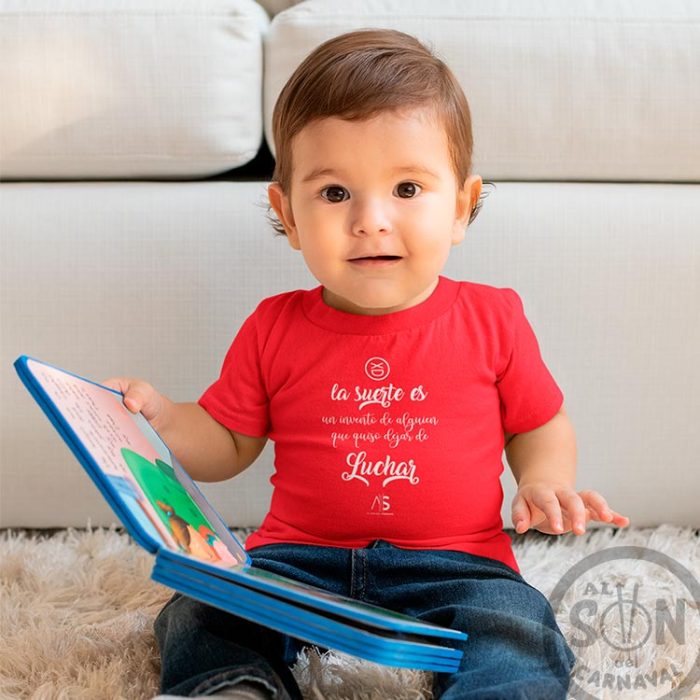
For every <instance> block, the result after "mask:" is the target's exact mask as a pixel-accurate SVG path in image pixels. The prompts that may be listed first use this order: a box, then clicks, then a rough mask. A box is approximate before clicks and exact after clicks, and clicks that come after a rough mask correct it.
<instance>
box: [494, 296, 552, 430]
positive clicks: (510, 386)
mask: <svg viewBox="0 0 700 700" xmlns="http://www.w3.org/2000/svg"><path fill="white" fill-rule="evenodd" d="M500 291H501V292H502V293H504V294H505V296H506V299H507V301H508V307H509V310H508V314H507V315H506V319H507V325H508V328H507V329H506V332H505V333H504V338H506V339H507V345H508V347H507V348H504V350H505V352H504V353H503V355H502V357H503V362H504V364H503V366H502V369H501V370H500V371H499V372H498V375H497V379H496V385H497V387H498V393H499V396H500V403H501V422H502V424H503V428H504V430H505V431H506V432H507V433H513V434H516V433H525V432H528V431H530V430H534V429H535V428H539V427H540V426H542V425H544V424H545V423H547V422H548V421H549V420H551V419H552V418H553V417H554V416H555V415H556V414H557V412H558V411H559V409H560V408H561V406H562V404H563V403H564V395H563V394H562V391H561V389H560V388H559V386H558V385H557V383H556V382H555V381H554V377H552V375H551V373H550V372H549V370H548V369H547V366H546V365H545V363H544V361H543V359H542V355H541V354H540V347H539V344H538V342H537V338H536V337H535V333H534V331H533V330H532V326H531V325H530V323H529V322H528V320H527V318H526V317H525V310H524V308H523V302H522V300H521V299H520V297H519V296H518V294H517V292H515V291H514V290H513V289H502V290H500Z"/></svg>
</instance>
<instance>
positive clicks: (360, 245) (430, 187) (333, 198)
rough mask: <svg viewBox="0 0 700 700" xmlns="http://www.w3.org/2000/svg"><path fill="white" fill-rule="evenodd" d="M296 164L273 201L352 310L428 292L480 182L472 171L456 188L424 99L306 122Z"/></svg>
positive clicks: (307, 256) (406, 301)
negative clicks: (362, 115) (406, 106)
mask: <svg viewBox="0 0 700 700" xmlns="http://www.w3.org/2000/svg"><path fill="white" fill-rule="evenodd" d="M292 165H293V174H292V185H291V195H290V196H289V197H285V196H284V195H283V193H282V190H281V188H280V186H279V185H278V184H277V183H272V184H271V185H270V187H269V189H268V193H269V197H270V203H271V205H272V207H273V208H274V209H275V211H276V213H277V215H278V217H279V219H280V221H281V222H282V224H283V225H284V227H285V230H286V232H287V237H288V240H289V243H290V245H291V246H292V247H293V248H295V249H296V250H300V251H301V252H302V255H303V256H304V260H305V261H306V264H307V265H308V267H309V270H310V271H311V273H312V274H313V275H314V277H315V278H316V279H317V280H318V281H319V282H320V283H321V284H322V285H323V287H324V291H323V299H324V301H325V302H326V303H327V304H329V305H330V306H333V307H335V308H337V309H340V310H341V311H348V312H350V313H358V314H383V313H390V312H394V311H400V310H402V309H406V308H409V307H411V306H414V305H416V304H419V303H420V302H422V301H424V300H425V299H427V298H428V297H429V296H430V294H432V292H433V290H434V289H435V287H436V285H437V282H438V275H439V274H440V272H441V271H442V269H443V267H444V265H445V263H446V261H447V258H448V256H449V253H450V248H451V247H452V246H453V245H456V244H457V243H459V242H461V241H462V240H463V238H464V233H465V229H466V225H467V222H468V220H469V215H470V213H471V209H472V207H473V205H474V204H475V203H476V202H477V200H478V197H479V192H480V191H481V178H480V177H479V176H478V175H474V176H472V177H470V178H469V179H468V180H467V181H466V183H464V186H463V187H457V182H456V177H455V174H454V170H453V168H452V163H451V159H450V153H449V149H448V142H447V135H446V133H445V130H444V128H443V127H442V125H441V124H440V123H438V122H437V121H436V120H435V119H434V118H432V116H431V113H430V112H428V111H426V110H425V109H422V108H421V109H412V110H409V111H404V112H401V113H392V112H385V113H381V114H380V115H379V116H377V117H375V118H373V119H370V120H366V121H355V122H352V121H346V120H343V119H338V118H336V117H330V118H326V119H322V120H319V121H316V122H312V123H311V124H308V125H307V126H306V127H304V129H302V130H301V131H300V132H299V133H298V134H297V135H296V137H295V138H294V140H293V142H292ZM373 256H391V259H388V260H387V259H379V258H376V257H373Z"/></svg>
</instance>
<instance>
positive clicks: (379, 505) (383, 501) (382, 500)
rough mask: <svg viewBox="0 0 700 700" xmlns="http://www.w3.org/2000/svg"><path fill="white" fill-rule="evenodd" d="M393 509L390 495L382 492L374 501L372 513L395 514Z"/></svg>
mask: <svg viewBox="0 0 700 700" xmlns="http://www.w3.org/2000/svg"><path fill="white" fill-rule="evenodd" d="M390 511H391V503H390V502H389V496H385V495H383V494H380V495H378V496H375V497H374V500H373V501H372V510H371V511H370V514H371V515H393V513H391V512H390Z"/></svg>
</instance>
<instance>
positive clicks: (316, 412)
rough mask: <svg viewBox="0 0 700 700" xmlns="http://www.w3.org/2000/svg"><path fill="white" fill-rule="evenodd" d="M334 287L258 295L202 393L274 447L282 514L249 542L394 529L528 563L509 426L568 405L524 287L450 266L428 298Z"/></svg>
mask: <svg viewBox="0 0 700 700" xmlns="http://www.w3.org/2000/svg"><path fill="white" fill-rule="evenodd" d="M322 290H323V288H322V287H321V286H319V287H316V288H314V289H311V290H297V291H292V292H285V293H283V294H278V295H276V296H273V297H269V298H267V299H264V300H263V301H262V302H260V304H259V305H258V307H257V308H256V310H255V311H254V312H253V313H252V314H251V315H250V316H249V317H248V318H247V319H246V320H245V322H244V323H243V325H242V326H241V328H240V330H239V332H238V334H237V335H236V337H235V339H234V341H233V343H232V345H231V347H230V349H229V351H228V353H227V355H226V358H225V359H224V363H223V368H222V370H221V376H220V378H219V379H218V380H217V381H216V382H215V383H214V384H212V386H211V387H209V389H207V391H206V392H205V393H204V394H203V396H202V397H201V398H200V400H199V404H200V405H201V406H203V407H204V408H205V409H206V410H207V411H208V412H209V414H210V415H211V416H212V417H213V418H214V419H216V420H217V421H219V422H220V423H222V424H223V425H224V426H226V427H227V428H229V429H230V430H234V431H236V432H239V433H243V434H244V435H251V436H256V437H262V436H265V435H267V436H269V438H270V439H271V440H272V441H273V442H274V444H275V473H274V475H273V476H272V478H271V482H272V484H273V487H274V490H273V495H272V502H271V505H270V511H269V512H268V514H267V515H266V517H265V519H264V521H263V523H262V525H261V526H260V528H259V529H258V530H257V531H256V532H254V533H253V534H252V535H250V537H249V538H248V540H247V542H246V547H247V548H248V549H252V548H253V547H257V546H259V545H263V544H271V543H277V542H291V543H300V544H316V545H327V546H336V547H350V548H355V547H364V546H366V545H368V544H369V543H371V542H372V541H373V540H375V539H383V540H386V541H388V542H391V543H392V544H394V545H396V546H397V547H405V548H408V549H451V550H458V551H463V552H470V553H472V554H476V555H479V556H484V557H491V558H493V559H498V560H500V561H502V562H504V563H506V564H507V565H508V566H510V567H512V568H513V569H515V570H516V571H518V570H519V569H518V565H517V563H516V561H515V557H514V556H513V552H512V549H511V543H510V538H509V537H508V535H507V533H505V532H504V531H503V521H502V520H501V514H500V511H501V504H502V501H503V491H502V489H501V483H500V479H499V477H500V474H501V472H502V471H503V462H502V455H503V447H504V435H503V433H504V430H505V431H506V432H509V433H523V432H527V431H529V430H534V429H535V428H537V427H539V426H541V425H543V424H544V423H546V422H547V421H549V420H550V419H551V418H553V417H554V415H555V414H556V413H557V411H558V410H559V408H560V407H561V405H562V403H563V395H562V392H561V391H560V389H559V387H558V386H557V384H556V382H555V381H554V379H553V377H552V375H551V374H550V372H549V370H548V369H547V367H546V366H545V364H544V362H543V360H542V357H541V355H540V350H539V346H538V343H537V339H536V338H535V334H534V332H533V330H532V328H531V326H530V324H529V322H528V321H527V319H526V317H525V314H524V310H523V305H522V301H521V299H520V297H519V296H518V294H517V293H516V292H515V291H513V290H512V289H508V288H505V289H499V288H496V287H491V286H488V285H484V284H476V283H472V282H459V281H455V280H451V279H448V278H446V277H444V276H440V278H439V283H438V285H437V287H436V288H435V290H434V291H433V293H432V295H431V296H430V297H429V298H428V299H426V300H424V301H423V302H421V303H420V304H417V305H416V306H413V307H411V308H408V309H404V310H403V311H397V312H395V313H389V314H384V315H380V316H365V315H359V314H351V313H347V312H344V311H339V310H338V309H335V308H333V307H331V306H328V305H327V304H326V303H325V302H324V301H323V298H322V296H321V293H322Z"/></svg>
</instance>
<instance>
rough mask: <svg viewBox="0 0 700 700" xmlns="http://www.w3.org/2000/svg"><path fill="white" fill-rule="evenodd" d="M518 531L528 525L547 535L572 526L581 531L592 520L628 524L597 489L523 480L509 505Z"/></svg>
mask: <svg viewBox="0 0 700 700" xmlns="http://www.w3.org/2000/svg"><path fill="white" fill-rule="evenodd" d="M511 515H512V518H513V525H514V526H515V531H516V532H517V533H518V534H522V533H524V532H526V531H527V530H528V529H529V528H531V527H532V528H534V529H535V530H539V531H540V532H543V533H544V534H546V535H561V534H562V533H564V532H569V530H572V531H573V533H574V534H575V535H583V534H584V533H585V532H586V525H587V524H588V523H589V522H590V521H591V520H598V521H600V522H603V523H609V524H610V525H616V526H617V527H627V526H628V525H629V524H630V520H629V518H628V517H626V516H624V515H620V513H617V512H616V511H614V510H611V509H610V508H609V506H608V503H607V501H606V500H605V499H604V498H603V497H602V496H601V495H600V494H599V493H598V492H597V491H590V490H589V491H579V492H578V493H576V491H575V490H574V489H573V488H571V487H570V486H564V485H559V484H551V483H544V482H534V483H527V484H522V483H521V485H520V486H519V488H518V493H517V494H516V495H515V498H514V499H513V505H512V508H511Z"/></svg>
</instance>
